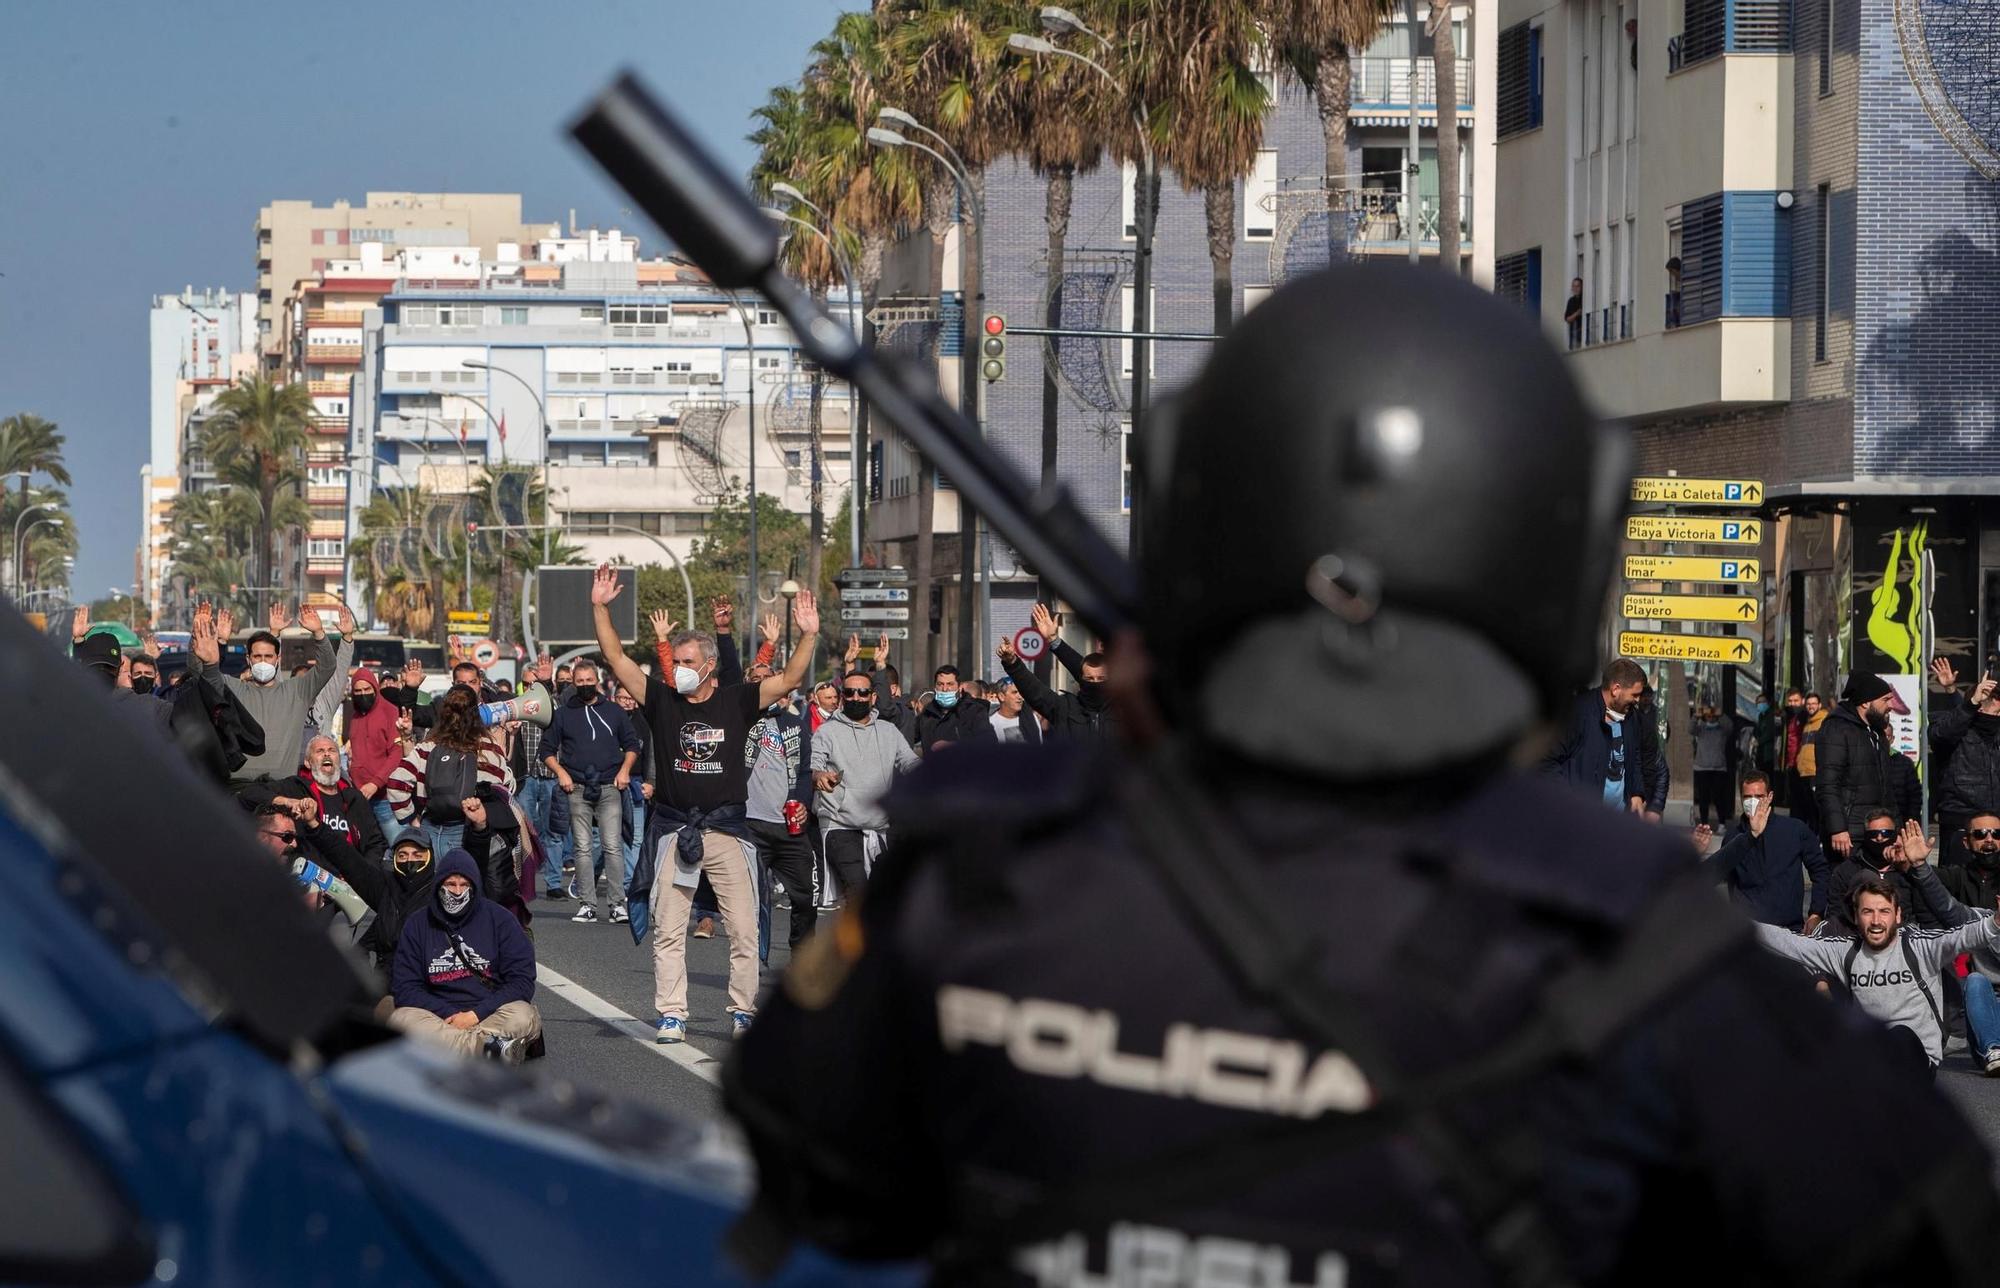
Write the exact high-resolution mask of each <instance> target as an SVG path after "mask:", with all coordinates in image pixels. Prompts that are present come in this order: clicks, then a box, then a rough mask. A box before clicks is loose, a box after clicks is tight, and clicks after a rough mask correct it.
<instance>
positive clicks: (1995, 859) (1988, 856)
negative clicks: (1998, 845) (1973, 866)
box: [1972, 850, 2000, 868]
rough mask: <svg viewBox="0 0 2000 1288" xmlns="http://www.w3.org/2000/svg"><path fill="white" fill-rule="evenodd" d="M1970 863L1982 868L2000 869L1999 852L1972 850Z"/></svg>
mask: <svg viewBox="0 0 2000 1288" xmlns="http://www.w3.org/2000/svg"><path fill="white" fill-rule="evenodd" d="M1972 861H1973V862H1974V863H1977V864H1978V865H1979V866H1980V867H1982V868H2000V850H1991V851H1988V850H1974V851H1973V852H1972Z"/></svg>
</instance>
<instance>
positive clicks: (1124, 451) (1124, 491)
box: [1118, 420, 1132, 514]
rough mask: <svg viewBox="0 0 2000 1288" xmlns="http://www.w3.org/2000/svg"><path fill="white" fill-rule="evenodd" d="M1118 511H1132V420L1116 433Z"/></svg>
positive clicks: (1125, 512) (1122, 512)
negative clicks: (1118, 481)
mask: <svg viewBox="0 0 2000 1288" xmlns="http://www.w3.org/2000/svg"><path fill="white" fill-rule="evenodd" d="M1118 476H1119V480H1120V483H1119V500H1118V511H1119V513H1121V514H1130V513H1132V422H1131V421H1129V420H1128V421H1126V422H1125V423H1124V424H1123V425H1122V426H1121V427H1120V431H1119V434H1118Z"/></svg>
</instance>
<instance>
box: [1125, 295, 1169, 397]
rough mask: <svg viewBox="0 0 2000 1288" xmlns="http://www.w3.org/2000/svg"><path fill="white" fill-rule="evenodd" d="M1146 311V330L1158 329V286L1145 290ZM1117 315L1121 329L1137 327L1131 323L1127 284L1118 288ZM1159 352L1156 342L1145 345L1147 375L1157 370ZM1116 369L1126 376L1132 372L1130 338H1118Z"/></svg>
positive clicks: (1131, 329)
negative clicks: (1147, 315)
mask: <svg viewBox="0 0 2000 1288" xmlns="http://www.w3.org/2000/svg"><path fill="white" fill-rule="evenodd" d="M1146 312H1147V313H1148V314H1149V315H1150V316H1149V317H1148V318H1147V321H1146V329H1147V330H1148V331H1157V330H1159V329H1160V288H1159V287H1157V286H1155V287H1153V288H1151V289H1150V290H1148V291H1147V292H1146ZM1118 317H1119V327H1120V329H1121V330H1125V331H1136V330H1137V329H1138V328H1137V327H1135V326H1133V325H1132V323H1133V317H1132V288H1131V287H1129V286H1121V287H1119V288H1118ZM1159 353H1160V346H1159V345H1158V344H1157V343H1154V344H1149V345H1147V346H1146V374H1147V375H1148V376H1151V375H1154V374H1155V373H1156V372H1157V371H1158V370H1159V366H1160V363H1159ZM1118 369H1119V371H1121V372H1122V373H1124V374H1125V375H1126V376H1127V377H1129V376H1131V374H1132V342H1131V341H1130V340H1120V341H1119V342H1118Z"/></svg>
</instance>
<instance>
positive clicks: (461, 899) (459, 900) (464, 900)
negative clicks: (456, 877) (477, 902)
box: [438, 886, 472, 917]
mask: <svg viewBox="0 0 2000 1288" xmlns="http://www.w3.org/2000/svg"><path fill="white" fill-rule="evenodd" d="M438 903H439V904H441V905H443V907H444V910H445V912H446V913H447V914H449V915H451V916H453V917H456V916H457V915H458V914H459V913H461V912H464V911H465V910H466V909H467V908H469V907H471V906H472V891H471V889H470V888H468V889H464V890H456V891H454V890H446V889H445V888H444V887H442V886H440V887H438Z"/></svg>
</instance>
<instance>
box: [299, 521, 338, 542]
mask: <svg viewBox="0 0 2000 1288" xmlns="http://www.w3.org/2000/svg"><path fill="white" fill-rule="evenodd" d="M306 535H307V536H308V537H310V538H311V539H313V540H315V541H344V540H346V538H347V520H345V519H314V520H313V521H312V523H311V524H310V525H308V526H307V528H306Z"/></svg>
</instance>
